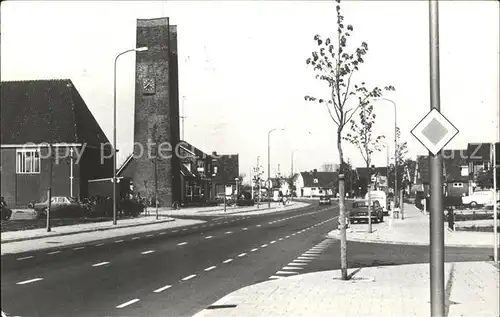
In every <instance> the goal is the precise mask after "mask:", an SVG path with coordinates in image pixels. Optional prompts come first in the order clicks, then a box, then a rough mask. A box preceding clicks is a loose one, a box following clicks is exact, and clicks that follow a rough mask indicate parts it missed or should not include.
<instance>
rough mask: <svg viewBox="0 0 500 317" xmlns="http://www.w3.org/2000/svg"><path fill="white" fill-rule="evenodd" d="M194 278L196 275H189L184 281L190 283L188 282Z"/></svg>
mask: <svg viewBox="0 0 500 317" xmlns="http://www.w3.org/2000/svg"><path fill="white" fill-rule="evenodd" d="M193 277H196V274H191V275H189V276H186V277H185V278H183V279H182V280H183V281H188V280H190V279H192V278H193Z"/></svg>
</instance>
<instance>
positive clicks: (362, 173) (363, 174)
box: [356, 166, 399, 179]
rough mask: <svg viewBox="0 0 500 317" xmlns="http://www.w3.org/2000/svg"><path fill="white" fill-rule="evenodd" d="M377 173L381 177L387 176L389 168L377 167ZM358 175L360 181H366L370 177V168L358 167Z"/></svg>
mask: <svg viewBox="0 0 500 317" xmlns="http://www.w3.org/2000/svg"><path fill="white" fill-rule="evenodd" d="M375 171H376V172H377V173H378V174H379V175H380V176H387V167H386V166H382V167H375ZM398 171H399V169H398ZM356 173H357V175H358V179H366V178H368V176H369V175H370V168H368V167H356Z"/></svg>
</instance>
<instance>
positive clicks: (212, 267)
mask: <svg viewBox="0 0 500 317" xmlns="http://www.w3.org/2000/svg"><path fill="white" fill-rule="evenodd" d="M215 268H216V266H215V265H214V266H211V267H207V268H206V269H205V271H206V272H208V271H212V270H213V269H215Z"/></svg>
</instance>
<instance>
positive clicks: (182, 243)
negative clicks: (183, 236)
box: [177, 242, 187, 245]
mask: <svg viewBox="0 0 500 317" xmlns="http://www.w3.org/2000/svg"><path fill="white" fill-rule="evenodd" d="M185 244H187V242H180V243H177V245H185Z"/></svg>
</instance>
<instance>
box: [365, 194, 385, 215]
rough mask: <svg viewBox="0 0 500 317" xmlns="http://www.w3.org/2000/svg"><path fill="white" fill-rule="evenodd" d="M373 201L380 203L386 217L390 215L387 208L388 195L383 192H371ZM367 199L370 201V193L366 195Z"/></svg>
mask: <svg viewBox="0 0 500 317" xmlns="http://www.w3.org/2000/svg"><path fill="white" fill-rule="evenodd" d="M370 195H371V199H372V200H376V201H378V203H379V204H380V207H382V209H383V210H384V215H385V216H388V215H389V209H388V208H387V195H386V194H385V192H384V191H381V190H372V191H370ZM365 199H366V200H368V193H367V194H366V195H365Z"/></svg>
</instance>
